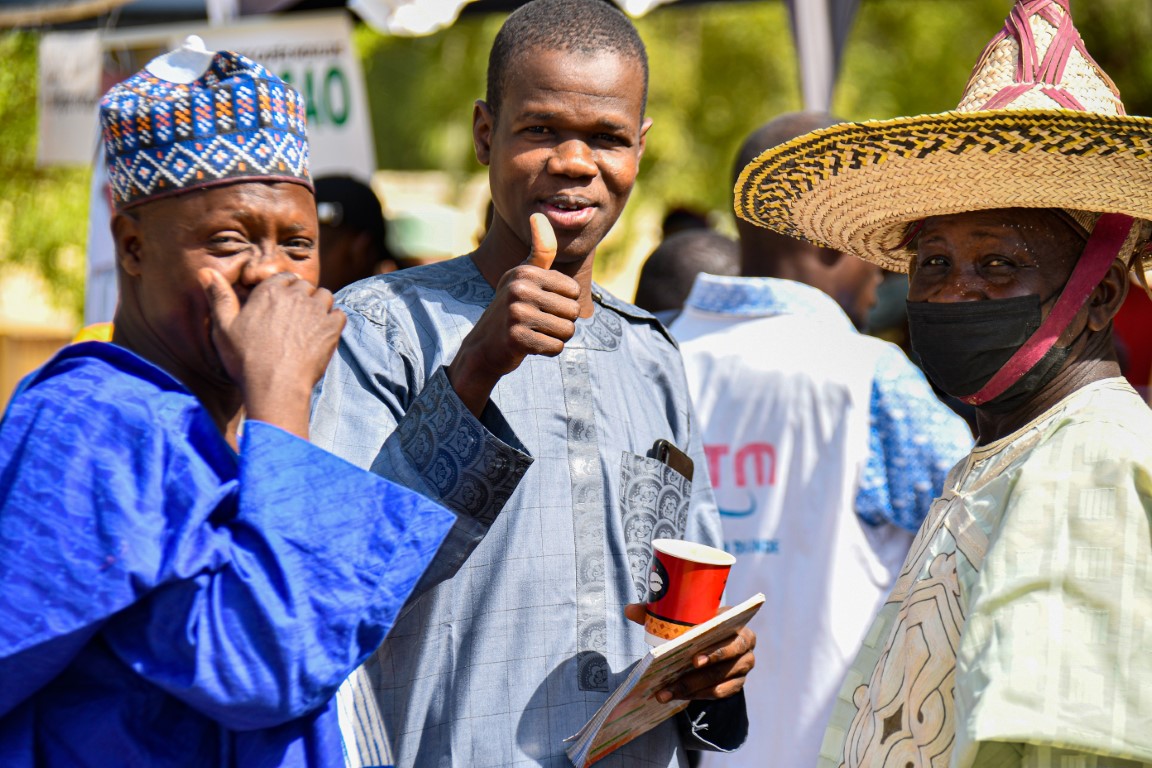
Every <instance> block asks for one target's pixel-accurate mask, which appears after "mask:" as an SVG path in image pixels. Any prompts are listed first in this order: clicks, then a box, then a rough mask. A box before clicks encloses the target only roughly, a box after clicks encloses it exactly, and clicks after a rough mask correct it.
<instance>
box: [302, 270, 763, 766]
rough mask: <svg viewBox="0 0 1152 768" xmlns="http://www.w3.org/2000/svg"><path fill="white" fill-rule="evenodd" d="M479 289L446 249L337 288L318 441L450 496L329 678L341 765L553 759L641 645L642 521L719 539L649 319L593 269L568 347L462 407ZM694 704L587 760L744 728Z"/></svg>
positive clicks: (735, 717)
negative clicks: (402, 579)
mask: <svg viewBox="0 0 1152 768" xmlns="http://www.w3.org/2000/svg"><path fill="white" fill-rule="evenodd" d="M493 295H494V292H493V290H492V288H491V287H490V286H489V285H488V283H487V282H486V281H485V280H484V278H483V277H482V276H481V275H480V273H479V271H478V270H477V269H476V267H475V266H474V265H473V263H472V262H471V260H470V259H468V258H458V259H454V260H452V261H448V262H441V263H438V264H433V265H429V266H426V267H420V268H416V269H412V270H405V271H402V272H399V273H393V274H391V275H387V276H385V277H379V278H372V279H369V280H367V281H363V282H361V283H357V284H355V285H354V286H351V287H350V288H348V289H346V290H345V291H344V292H343V293H342V294H341V295H340V297H339V301H340V305H341V307H342V308H343V309H344V311H345V312H347V314H348V325H347V327H346V329H345V331H344V335H343V338H342V340H341V344H340V348H339V351H338V353H337V355H336V357H335V358H334V359H333V361H332V364H331V366H330V367H329V369H328V372H327V374H326V376H325V378H324V380H323V381H322V382H321V385H320V386H319V387H318V392H317V399H316V401H315V404H314V408H313V423H312V437H313V440H314V441H316V442H317V443H318V444H319V445H320V446H322V447H324V448H327V449H328V450H331V451H333V452H334V453H336V454H337V455H340V456H342V457H344V458H346V459H348V460H349V461H351V462H353V463H356V464H358V465H360V466H364V467H370V468H372V469H373V470H374V471H376V472H378V473H380V474H383V475H386V476H388V477H390V478H392V479H395V480H399V481H401V482H404V483H405V484H407V485H409V486H411V487H413V488H416V489H417V490H421V491H423V492H425V493H427V494H428V495H430V496H431V497H432V498H434V499H437V500H440V501H441V502H443V503H445V504H446V505H447V506H449V507H450V508H452V509H453V510H454V511H456V512H457V516H458V520H457V525H456V528H455V529H454V531H453V533H452V534H451V535H450V536H449V538H448V539H447V540H446V541H445V543H444V544H443V545H442V547H441V549H440V552H439V554H438V555H437V559H436V561H435V562H434V564H433V567H432V569H431V570H430V571H429V573H428V574H426V577H425V579H424V581H423V582H422V584H421V586H420V587H418V591H419V590H421V589H423V590H424V591H423V592H422V594H420V595H419V596H418V597H414V598H412V599H410V600H409V602H408V605H407V607H406V609H405V610H406V613H405V614H404V615H403V616H402V618H401V619H400V620H399V621H398V622H397V623H396V625H395V627H394V629H393V630H392V632H391V634H390V635H389V637H388V639H387V640H386V641H385V643H384V645H383V646H382V647H381V649H380V650H379V651H378V652H377V654H376V655H375V656H374V657H372V658H371V659H370V660H369V662H368V663H366V664H365V665H364V666H363V667H361V669H360V670H358V671H357V673H356V674H355V675H354V676H353V677H352V678H351V679H350V680H349V681H348V683H346V684H345V686H344V688H342V689H341V693H340V696H339V697H338V699H339V701H338V706H339V708H340V713H341V724H342V729H343V732H344V738H345V748H346V751H347V753H348V762H349V764H350V765H365V766H370V765H384V764H387V763H389V762H391V761H393V760H394V761H395V763H396V765H397V766H414V765H415V766H430V765H435V766H461V767H463V766H472V767H476V768H479V767H480V766H520V765H524V766H537V765H541V766H557V767H560V766H569V765H570V763H569V762H568V760H567V758H566V757H565V756H564V744H563V739H565V738H566V737H568V736H571V735H573V734H574V733H576V731H577V730H578V729H579V728H580V727H581V726H582V725H583V724H584V723H585V722H586V721H587V720H588V719H589V718H590V717H591V716H592V715H593V714H594V713H595V711H596V709H597V708H598V707H599V706H600V704H601V703H602V702H603V701H604V700H605V698H606V697H607V695H608V693H609V692H610V691H611V690H612V689H613V688H614V687H615V686H616V684H617V683H618V682H619V681H620V680H621V679H622V678H623V676H624V675H625V674H626V672H627V670H628V668H629V667H630V666H631V665H632V663H633V662H635V661H636V660H637V659H638V658H640V656H642V655H643V654H644V653H645V652H646V651H647V646H646V645H645V643H644V639H643V636H644V633H643V628H642V627H640V626H638V625H635V624H632V623H631V622H629V621H627V620H626V619H625V618H624V614H623V608H624V605H625V604H627V603H631V602H637V601H638V600H640V599H642V596H643V594H644V588H643V575H644V573H645V570H646V568H647V565H648V560H649V557H650V553H651V549H650V542H651V540H652V539H654V538H660V537H674V538H687V539H691V540H695V541H700V542H704V543H707V544H711V545H715V546H720V542H721V535H720V523H719V517H718V514H717V511H716V508H715V504H714V502H713V499H712V491H711V488H710V486H709V484H708V480H707V473H706V466H707V465H706V462H705V460H704V455H703V451H702V449H701V444H700V435H699V433H698V432H697V431H696V430H695V429H694V425H693V424H692V416H691V408H690V405H689V401H688V394H687V386H686V384H685V379H684V372H683V366H682V363H681V360H680V355H679V352H678V350H677V349H676V347H675V345H674V343H673V342H672V340H671V339H670V337H668V336H667V334H666V332H665V331H664V329H663V327H662V326H660V324H659V323H658V322H656V321H655V320H654V319H653V318H652V317H651V316H650V315H648V314H647V313H645V312H643V311H641V310H639V309H637V308H635V307H632V306H631V305H628V304H626V303H624V302H621V301H619V300H618V299H615V298H614V297H612V296H611V295H609V294H607V293H605V292H603V291H602V289H600V288H599V287H598V286H594V292H593V298H594V303H595V310H594V313H593V316H592V317H591V318H586V319H580V320H579V321H578V322H577V330H576V334H575V336H574V338H573V339H572V340H571V341H570V342H569V343H568V344H567V345H566V346H565V348H564V351H563V353H562V354H561V355H560V356H559V357H556V358H545V357H539V356H530V357H528V358H527V359H526V360H525V361H524V363H523V364H522V365H521V366H520V368H518V369H517V370H516V371H514V372H513V373H511V374H510V375H508V376H505V377H504V378H503V379H502V380H501V381H500V383H499V384H498V385H497V387H496V389H495V390H494V392H493V393H492V397H491V400H490V403H489V405H488V407H487V409H486V410H485V412H484V413H483V414H482V417H481V419H479V420H477V419H475V418H474V417H473V416H472V415H471V413H469V412H468V410H467V409H466V408H465V407H464V406H463V404H462V403H461V402H460V401H459V399H458V398H456V396H455V392H454V391H453V390H452V388H451V386H450V385H449V384H448V381H447V376H446V375H445V372H444V368H443V366H445V365H446V364H447V363H448V362H450V361H451V360H452V358H453V357H454V356H455V354H456V351H457V350H458V348H459V346H460V342H461V341H462V339H463V338H464V336H465V335H467V333H468V332H469V331H470V330H471V329H472V327H473V325H474V324H475V323H476V321H477V320H478V319H479V317H480V315H481V314H482V312H483V311H484V309H485V307H487V306H488V304H489V302H490V301H491V300H492V298H493ZM658 438H665V439H668V440H671V441H672V442H674V443H675V444H677V445H678V446H680V447H681V448H682V449H683V450H685V451H687V452H688V453H689V454H690V456H691V457H692V458H693V460H694V462H695V466H696V477H695V482H694V483H693V482H689V481H687V480H686V479H685V478H683V477H681V476H680V475H679V474H677V473H675V472H674V471H672V470H671V469H669V468H668V467H666V466H665V465H664V464H661V463H659V462H657V461H656V460H655V459H652V458H648V455H649V454H650V450H651V448H652V445H653V443H654V442H655V441H656V440H657V439H658ZM502 507H503V511H502V512H501V511H500V510H501V508H502ZM437 582H438V583H437ZM689 714H690V715H691V718H688V717H685V718H683V719H682V720H680V721H679V722H677V721H676V720H673V721H669V722H667V723H665V724H663V725H662V726H660V727H658V728H657V729H655V730H654V731H652V732H650V733H648V734H646V735H645V736H642V737H640V738H639V739H637V740H636V741H634V742H633V743H631V744H629V745H626V746H625V747H623V748H622V749H621V750H619V751H618V752H617V753H615V754H614V755H612V756H610V757H609V758H607V759H605V760H604V761H603V762H602V763H601V764H602V765H604V766H606V768H607V766H612V765H629V766H658V767H659V768H667V767H668V766H672V765H684V764H685V757H684V751H683V747H684V745H686V744H687V745H689V746H691V747H693V748H717V747H719V748H725V749H726V748H730V747H734V746H736V745H738V744H739V743H740V741H742V740H743V736H744V733H745V732H746V727H747V723H746V720H745V716H744V712H743V701H742V697H738V700H735V701H733V700H729V701H728V702H726V703H725V704H724V705H723V706H713V707H711V708H708V707H699V706H696V705H694V706H693V708H690V709H689ZM389 745H390V746H391V753H389Z"/></svg>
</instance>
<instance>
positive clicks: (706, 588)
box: [644, 539, 736, 645]
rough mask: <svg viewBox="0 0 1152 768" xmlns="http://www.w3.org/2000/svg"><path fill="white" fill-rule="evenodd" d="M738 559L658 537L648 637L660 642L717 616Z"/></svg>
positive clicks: (651, 576) (646, 624) (650, 577)
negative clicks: (729, 575)
mask: <svg viewBox="0 0 1152 768" xmlns="http://www.w3.org/2000/svg"><path fill="white" fill-rule="evenodd" d="M735 562H736V558H735V557H733V556H732V555H730V554H728V553H727V552H725V551H724V550H721V549H716V548H715V547H709V546H706V545H704V544H697V543H695V542H691V541H680V540H679V539H655V540H654V541H653V542H652V562H651V564H650V565H649V567H648V599H647V603H646V607H647V609H648V616H647V618H646V619H645V621H644V635H645V638H644V639H645V640H647V641H648V644H649V645H660V644H661V643H664V642H666V641H668V640H671V639H673V638H676V637H679V636H680V635H682V634H684V633H685V632H687V631H688V630H689V629H691V628H692V627H694V626H696V625H697V624H702V623H703V622H705V621H708V620H709V619H711V618H713V617H715V616H716V612H717V611H718V610H719V608H720V598H721V596H722V595H723V594H724V586H725V585H726V584H727V583H728V571H729V569H731V567H732V564H733V563H735Z"/></svg>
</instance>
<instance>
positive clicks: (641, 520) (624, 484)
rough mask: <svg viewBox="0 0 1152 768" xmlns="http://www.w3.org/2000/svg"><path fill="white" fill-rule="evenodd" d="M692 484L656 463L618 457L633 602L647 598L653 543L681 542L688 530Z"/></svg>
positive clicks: (627, 455)
mask: <svg viewBox="0 0 1152 768" xmlns="http://www.w3.org/2000/svg"><path fill="white" fill-rule="evenodd" d="M691 498H692V481H691V480H688V479H687V478H686V477H684V476H683V475H681V474H680V473H679V472H677V471H676V470H674V469H672V468H671V467H669V466H668V465H667V464H664V463H663V462H660V461H657V460H656V459H650V458H648V457H647V456H638V455H636V454H634V453H629V452H627V451H625V452H624V453H623V454H622V455H621V457H620V510H619V512H620V519H621V521H622V523H623V527H624V543H625V547H626V548H627V551H628V568H629V570H630V572H631V574H632V583H633V584H634V585H635V588H636V599H637V600H644V598H645V596H646V595H647V594H648V565H649V562H650V560H651V559H652V540H653V539H682V538H684V532H685V531H686V530H687V529H688V504H689V501H690V500H691Z"/></svg>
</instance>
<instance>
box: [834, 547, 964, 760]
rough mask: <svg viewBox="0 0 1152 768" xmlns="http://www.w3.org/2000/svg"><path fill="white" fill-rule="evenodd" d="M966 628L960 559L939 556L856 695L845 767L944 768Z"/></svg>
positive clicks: (904, 607) (914, 589) (906, 603)
mask: <svg viewBox="0 0 1152 768" xmlns="http://www.w3.org/2000/svg"><path fill="white" fill-rule="evenodd" d="M910 562H912V561H911V558H910ZM963 626H964V614H963V609H962V607H961V603H960V585H959V581H958V579H957V574H956V553H955V552H949V553H942V554H938V555H936V557H935V558H933V560H932V562H931V564H930V565H929V566H928V572H927V573H926V574H923V575H922V577H921V578H920V579H919V580H917V581H916V582H915V583H914V584H913V585H912V587H911V590H910V591H909V593H908V595H907V597H906V598H905V599H904V601H903V604H902V605H901V608H900V611H899V613H898V614H897V617H896V627H895V631H894V632H893V634H892V637H891V638H890V640H889V641H888V644H887V647H886V648H885V649H884V653H883V654H882V655H881V656H880V659H879V661H878V663H877V664H876V667H875V669H874V670H873V672H872V678H871V679H870V680H869V681H868V684H867V685H861V686H860V687H858V688H857V689H856V691H855V692H854V694H853V703H854V704H855V705H856V716H855V717H854V718H853V719H852V725H851V727H850V728H849V729H848V737H847V740H846V742H845V745H844V762H843V763H841V768H857V766H868V768H909V767H910V766H911V767H913V768H947V765H948V761H949V757H950V755H951V751H952V742H953V739H954V738H955V733H954V731H955V725H954V718H955V709H954V700H953V693H954V688H955V681H956V649H957V646H958V645H959V642H960V629H961V627H963Z"/></svg>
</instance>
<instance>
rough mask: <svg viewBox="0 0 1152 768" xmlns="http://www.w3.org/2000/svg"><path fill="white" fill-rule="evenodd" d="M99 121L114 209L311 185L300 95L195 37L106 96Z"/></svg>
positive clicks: (253, 64) (247, 61) (246, 61)
mask: <svg viewBox="0 0 1152 768" xmlns="http://www.w3.org/2000/svg"><path fill="white" fill-rule="evenodd" d="M100 124H101V129H102V131H103V141H104V157H105V160H106V162H107V167H108V179H109V182H110V184H111V187H112V199H113V202H114V204H115V207H116V209H117V210H123V209H125V208H129V207H131V206H134V205H137V204H139V203H143V202H146V201H148V200H154V199H156V198H159V197H166V196H169V195H175V194H179V193H182V192H187V191H189V190H192V189H197V188H200V187H208V186H213V185H218V184H227V183H234V182H238V181H287V182H295V183H299V184H303V185H305V186H307V187H308V188H309V189H312V179H311V177H310V176H309V173H308V139H307V134H306V130H305V118H304V100H303V98H301V96H300V94H299V93H297V92H296V91H295V89H293V88H292V87H291V86H289V85H288V84H287V83H285V82H284V81H283V80H281V79H280V78H278V77H276V76H275V75H273V74H272V73H271V72H269V71H268V70H267V69H265V68H264V67H262V66H261V65H259V64H257V63H256V62H254V61H252V60H251V59H249V58H247V57H245V56H242V55H241V54H239V53H233V52H231V51H208V50H205V48H204V44H203V42H202V41H201V40H200V39H199V38H197V37H195V36H191V37H189V38H188V40H187V41H185V43H184V45H183V46H182V47H180V48H178V49H177V50H175V51H172V52H170V53H166V54H164V55H163V56H160V57H158V58H156V59H153V60H152V61H151V62H149V64H148V65H147V66H146V67H145V68H144V69H143V70H141V71H140V72H137V73H136V74H135V75H132V76H131V77H129V78H128V79H126V80H124V81H123V82H121V83H118V84H117V85H115V86H113V87H112V88H111V89H110V90H109V91H108V92H107V93H106V94H104V98H103V99H101V101H100Z"/></svg>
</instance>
